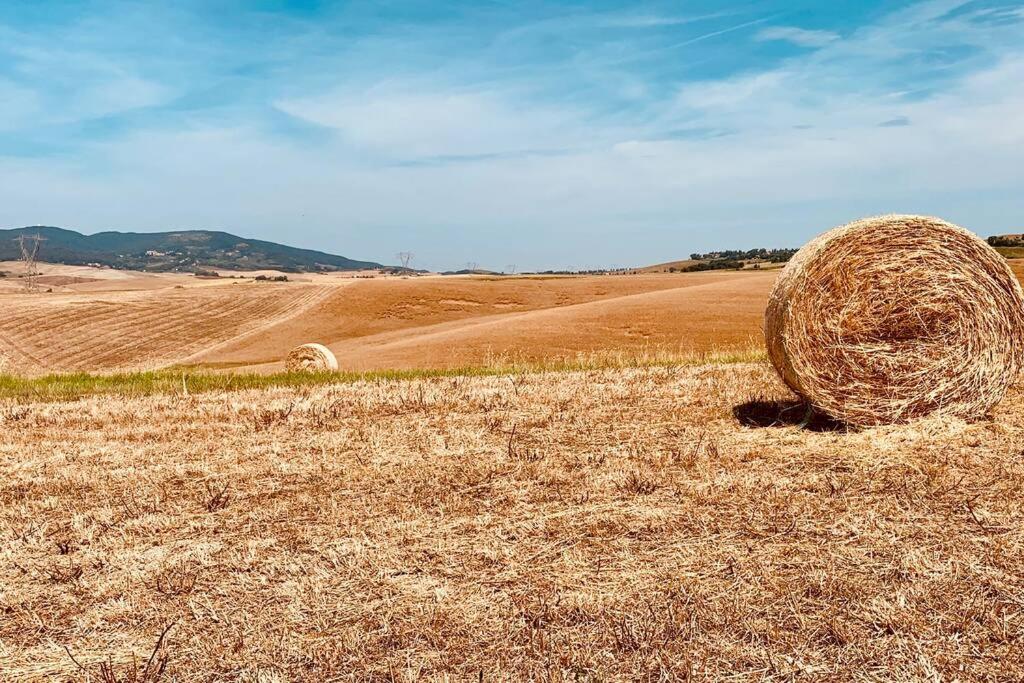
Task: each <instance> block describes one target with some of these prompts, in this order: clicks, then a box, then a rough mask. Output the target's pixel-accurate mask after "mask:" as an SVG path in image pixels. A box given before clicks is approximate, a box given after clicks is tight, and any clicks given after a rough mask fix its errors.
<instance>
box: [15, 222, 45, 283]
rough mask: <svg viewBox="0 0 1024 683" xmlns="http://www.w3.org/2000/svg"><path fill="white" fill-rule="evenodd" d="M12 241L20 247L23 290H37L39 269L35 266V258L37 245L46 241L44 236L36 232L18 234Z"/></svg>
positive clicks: (37, 250)
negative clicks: (22, 264) (23, 267)
mask: <svg viewBox="0 0 1024 683" xmlns="http://www.w3.org/2000/svg"><path fill="white" fill-rule="evenodd" d="M14 241H15V242H17V243H18V247H20V248H21V262H22V263H24V264H25V274H24V276H23V277H22V280H21V281H22V283H23V284H24V285H25V291H26V292H38V291H39V269H38V268H36V258H37V257H38V256H39V246H40V244H41V243H43V242H45V241H46V238H45V237H43V236H42V235H40V234H38V233H36V234H35V235H18V236H17V237H16V238H15V239H14Z"/></svg>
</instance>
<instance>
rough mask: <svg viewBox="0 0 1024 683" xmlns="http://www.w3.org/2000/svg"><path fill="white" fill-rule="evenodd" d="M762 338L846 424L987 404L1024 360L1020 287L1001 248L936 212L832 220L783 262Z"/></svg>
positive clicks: (794, 385) (788, 371)
mask: <svg viewBox="0 0 1024 683" xmlns="http://www.w3.org/2000/svg"><path fill="white" fill-rule="evenodd" d="M765 341H766V342H767V346H768V356H769V358H771V361H772V364H773V365H774V366H775V369H776V370H778V372H779V374H780V375H782V378H783V380H784V381H785V382H786V384H787V385H789V387H790V388H791V389H792V390H793V391H795V392H796V393H797V394H799V395H800V396H801V397H803V398H804V399H805V400H806V401H807V402H808V403H810V404H811V405H812V406H814V407H815V408H817V409H819V410H821V411H822V412H825V413H827V414H829V415H831V416H832V417H834V418H836V419H838V420H841V421H843V422H846V423H848V424H851V425H860V426H868V425H878V424H891V423H897V422H905V421H907V420H909V419H912V418H915V417H919V416H923V415H927V414H932V413H938V414H943V415H951V416H957V417H962V418H968V419H970V418H977V417H980V416H982V415H984V414H985V413H986V412H987V411H988V410H989V409H990V408H992V406H994V405H995V404H996V403H998V402H999V400H1000V399H1001V398H1002V397H1003V395H1004V394H1005V393H1006V390H1007V388H1008V387H1009V386H1010V384H1011V383H1012V382H1013V380H1014V378H1015V377H1016V375H1017V373H1018V372H1019V371H1020V369H1021V367H1022V364H1024V293H1022V291H1021V286H1020V284H1019V283H1018V282H1017V278H1016V277H1014V275H1013V272H1012V271H1011V270H1010V267H1009V265H1008V264H1007V263H1006V259H1004V258H1003V257H1002V256H1001V255H1000V254H999V253H997V252H996V251H995V250H994V249H992V248H991V247H990V246H988V245H987V244H986V243H985V242H983V241H982V240H980V239H979V238H978V237H976V236H975V235H973V234H972V233H970V232H968V231H967V230H964V229H963V228H961V227H959V226H956V225H952V224H950V223H947V222H945V221H942V220H939V219H938V218H930V217H925V216H899V215H890V216H879V217H876V218H866V219H863V220H859V221H856V222H853V223H850V224H849V225H844V226H842V227H839V228H835V229H833V230H830V231H829V232H826V233H824V234H823V235H820V236H818V237H817V238H815V239H814V240H812V241H811V242H809V243H808V244H807V245H805V246H804V247H803V248H802V249H800V251H798V252H797V253H796V255H795V256H794V257H793V258H792V259H791V260H790V262H789V263H788V264H787V265H786V267H785V269H784V270H783V271H782V273H781V275H780V276H779V279H778V280H777V281H776V283H775V287H774V289H773V290H772V293H771V295H770V297H769V299H768V308H767V310H766V312H765Z"/></svg>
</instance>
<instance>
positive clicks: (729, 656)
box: [0, 363, 1024, 681]
mask: <svg viewBox="0 0 1024 683" xmlns="http://www.w3.org/2000/svg"><path fill="white" fill-rule="evenodd" d="M1022 412H1024V400H1022V395H1021V394H1020V392H1019V391H1014V392H1013V393H1012V395H1011V396H1010V397H1009V398H1008V399H1007V400H1006V401H1005V402H1004V403H1003V404H1002V405H1001V406H1000V407H999V408H998V409H997V411H996V412H995V414H994V415H993V416H992V417H991V419H989V420H987V421H983V422H980V423H976V424H968V423H963V422H957V421H950V420H942V421H929V420H925V421H920V422H917V423H914V424H911V425H908V426H902V427H888V428H878V429H873V430H867V431H863V432H847V431H842V430H840V431H832V430H833V429H834V428H835V425H830V424H828V423H824V422H820V421H815V422H812V423H811V424H810V425H808V428H807V429H801V428H800V427H799V426H798V425H796V422H797V421H799V420H800V418H801V417H802V409H801V408H800V407H799V406H797V405H796V404H794V403H793V402H792V401H791V398H790V396H789V394H788V392H787V391H786V390H785V389H784V388H783V387H782V386H781V385H780V383H779V382H778V380H777V379H776V378H775V376H774V373H773V372H772V371H771V370H770V368H768V367H766V366H765V365H763V364H759V363H754V364H749V363H739V364H724V365H709V366H696V367H661V368H647V369H615V370H598V371H591V372H578V373H573V372H565V373H532V374H531V373H526V374H518V375H507V376H495V377H474V378H470V377H455V378H435V379H422V380H407V381H401V382H390V381H372V382H356V383H351V384H334V385H327V386H322V387H316V388H302V389H274V390H263V391H241V392H212V393H202V394H192V395H185V394H182V393H177V394H175V393H169V394H164V395H158V396H150V397H144V398H132V399H119V398H116V397H109V396H107V397H94V398H85V399H82V400H80V401H75V402H69V403H33V402H20V403H15V402H13V401H5V402H4V403H3V404H2V405H0V428H2V429H3V433H4V438H3V440H2V441H0V444H2V445H0V471H2V472H3V477H2V479H0V538H2V539H3V542H2V544H0V554H2V562H0V573H2V574H0V614H2V615H3V618H2V619H0V679H2V680H5V681H28V680H77V681H85V680H105V681H106V680H118V681H121V680H129V681H136V680H173V681H222V680H223V681H227V680H232V681H234V680H241V681H293V680H300V681H301V680H308V681H323V680H352V679H355V680H366V679H372V680H400V681H412V680H436V679H446V678H447V679H448V680H464V679H467V678H473V679H479V677H481V676H482V677H483V679H484V680H494V679H502V680H513V679H532V680H538V679H544V680H686V679H692V678H697V679H712V680H722V679H728V680H765V679H768V680H796V679H800V678H808V679H810V680H849V679H854V680H895V681H911V680H914V681H917V680H993V681H995V680H1019V679H1020V678H1021V677H1022V676H1024V659H1022V656H1021V649H1020V648H1021V637H1022V633H1024V607H1022V604H1021V595H1022V594H1024V576H1022V575H1021V572H1020V567H1021V566H1022V565H1024V532H1022V528H1024V527H1022V522H1024V513H1022V510H1021V507H1020V505H1019V497H1020V491H1021V489H1022V487H1024V464H1022V461H1021V459H1020V457H1019V456H1020V453H1021V451H1022V449H1024V428H1022V427H1021V424H1022V419H1021V417H1022ZM167 629H169V630H167ZM165 630H166V635H165V637H164V638H163V640H162V641H161V642H160V646H159V647H158V648H156V651H155V652H154V646H155V644H156V643H157V641H158V638H159V637H160V634H161V633H163V632H164V631H165ZM151 657H152V658H151ZM147 661H149V662H150V669H145V668H144V666H145V665H146V662H147ZM133 662H134V663H133ZM158 669H159V674H157V673H155V672H157V671H158ZM143 672H147V673H146V674H145V675H146V676H149V677H148V678H147V677H143ZM103 676H108V677H107V678H103ZM111 676H113V677H111Z"/></svg>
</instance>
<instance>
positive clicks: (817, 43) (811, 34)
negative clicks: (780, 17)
mask: <svg viewBox="0 0 1024 683" xmlns="http://www.w3.org/2000/svg"><path fill="white" fill-rule="evenodd" d="M757 39H758V40H783V41H786V42H787V43H793V44H794V45H799V46H800V47H824V46H826V45H828V44H829V43H831V42H832V41H834V40H839V34H838V33H836V32H834V31H810V30H807V29H803V28H797V27H796V26H769V27H768V28H765V29H762V30H761V31H759V32H758V34H757Z"/></svg>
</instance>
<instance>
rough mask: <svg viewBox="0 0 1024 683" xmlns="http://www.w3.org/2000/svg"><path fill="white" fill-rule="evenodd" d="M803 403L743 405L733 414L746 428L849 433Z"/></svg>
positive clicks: (762, 402)
mask: <svg viewBox="0 0 1024 683" xmlns="http://www.w3.org/2000/svg"><path fill="white" fill-rule="evenodd" d="M808 408H809V406H808V405H807V404H806V403H805V402H803V401H762V400H753V401H747V402H746V403H741V404H739V405H737V406H735V407H733V409H732V414H733V415H734V416H735V417H736V420H737V421H739V423H740V424H741V425H743V426H744V427H755V428H759V429H763V428H766V427H794V426H800V427H801V428H802V429H806V430H807V431H809V432H840V431H847V430H848V429H849V426H848V425H846V424H845V423H843V422H839V421H838V420H835V419H833V418H831V417H829V416H828V415H824V414H822V413H819V412H818V411H816V410H813V409H811V413H810V416H808Z"/></svg>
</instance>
